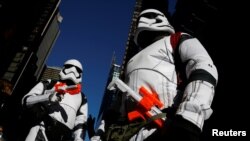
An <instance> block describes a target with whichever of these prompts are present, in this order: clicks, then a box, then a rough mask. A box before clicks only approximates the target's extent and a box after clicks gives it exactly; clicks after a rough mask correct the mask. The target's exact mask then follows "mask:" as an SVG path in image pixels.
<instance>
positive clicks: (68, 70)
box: [59, 59, 83, 84]
mask: <svg viewBox="0 0 250 141" xmlns="http://www.w3.org/2000/svg"><path fill="white" fill-rule="evenodd" d="M82 71H83V69H82V64H81V63H80V62H79V61H78V60H75V59H70V60H67V61H66V62H65V63H64V68H63V69H62V70H61V72H60V73H59V76H60V79H61V80H71V81H73V82H74V83H75V84H78V83H81V82H82Z"/></svg>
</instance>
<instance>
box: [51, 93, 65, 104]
mask: <svg viewBox="0 0 250 141" xmlns="http://www.w3.org/2000/svg"><path fill="white" fill-rule="evenodd" d="M62 99H63V94H59V93H57V92H54V93H52V94H50V96H49V101H50V102H53V103H54V102H60V101H62Z"/></svg>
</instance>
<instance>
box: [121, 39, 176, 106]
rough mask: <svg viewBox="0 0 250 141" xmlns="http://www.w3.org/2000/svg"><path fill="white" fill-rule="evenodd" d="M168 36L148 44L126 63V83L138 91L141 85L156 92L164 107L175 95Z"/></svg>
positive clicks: (173, 69) (174, 78)
mask: <svg viewBox="0 0 250 141" xmlns="http://www.w3.org/2000/svg"><path fill="white" fill-rule="evenodd" d="M172 53H173V49H172V46H171V44H170V38H169V37H164V38H163V39H161V40H158V41H156V42H155V43H153V44H151V45H149V46H148V47H146V48H145V49H143V50H142V51H140V52H139V53H138V54H136V55H135V56H134V57H133V58H131V59H130V60H129V62H128V64H127V70H126V80H125V81H126V83H127V84H128V86H130V87H131V88H132V89H133V90H135V91H136V92H138V90H139V88H140V87H141V86H144V87H145V88H147V89H148V90H149V91H150V92H156V93H157V94H158V96H159V99H160V100H161V102H162V103H163V104H164V106H165V107H168V106H171V105H172V101H173V98H174V97H175V95H176V84H177V77H176V71H175V66H174V59H173V55H172Z"/></svg>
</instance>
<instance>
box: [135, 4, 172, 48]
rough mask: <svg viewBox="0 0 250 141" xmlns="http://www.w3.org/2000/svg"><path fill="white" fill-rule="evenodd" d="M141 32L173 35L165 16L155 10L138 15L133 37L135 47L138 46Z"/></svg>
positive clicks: (147, 10)
mask: <svg viewBox="0 0 250 141" xmlns="http://www.w3.org/2000/svg"><path fill="white" fill-rule="evenodd" d="M142 31H160V32H167V33H170V34H173V33H175V31H174V28H173V27H172V26H171V25H170V23H169V22H168V19H167V18H166V16H165V15H164V14H163V13H162V12H160V11H158V10H156V9H146V10H144V11H142V12H141V13H140V15H139V18H138V25H137V30H136V33H135V37H134V41H135V43H136V45H138V36H139V34H140V33H141V32H142Z"/></svg>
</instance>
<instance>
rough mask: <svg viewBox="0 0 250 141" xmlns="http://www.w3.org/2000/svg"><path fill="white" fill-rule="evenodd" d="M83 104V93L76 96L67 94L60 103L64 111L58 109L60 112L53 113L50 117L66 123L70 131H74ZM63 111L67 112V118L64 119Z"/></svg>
mask: <svg viewBox="0 0 250 141" xmlns="http://www.w3.org/2000/svg"><path fill="white" fill-rule="evenodd" d="M81 103H82V95H81V93H79V94H74V95H71V94H68V93H66V94H65V95H64V97H63V99H62V101H61V102H60V106H61V107H62V109H58V111H55V112H54V113H51V114H50V116H51V117H53V118H55V119H57V120H58V121H60V122H62V123H64V124H65V125H67V126H68V127H69V128H70V129H72V128H73V127H74V124H75V118H76V113H77V110H78V109H79V107H80V106H81ZM61 110H64V111H65V113H66V115H67V118H65V117H64V114H63V112H61ZM65 119H67V120H65Z"/></svg>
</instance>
